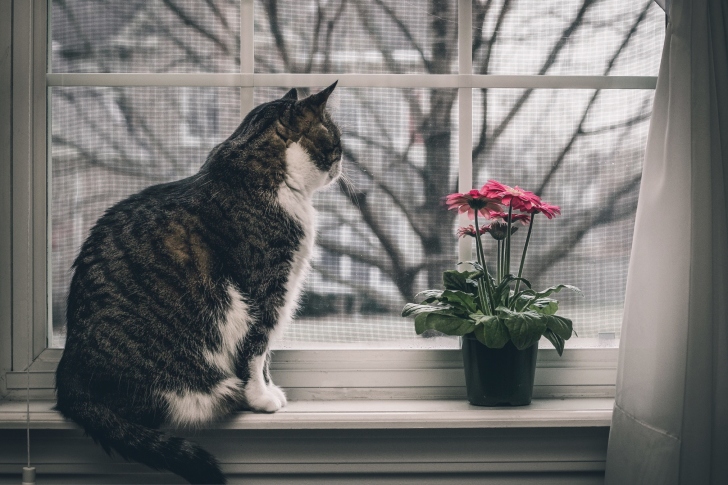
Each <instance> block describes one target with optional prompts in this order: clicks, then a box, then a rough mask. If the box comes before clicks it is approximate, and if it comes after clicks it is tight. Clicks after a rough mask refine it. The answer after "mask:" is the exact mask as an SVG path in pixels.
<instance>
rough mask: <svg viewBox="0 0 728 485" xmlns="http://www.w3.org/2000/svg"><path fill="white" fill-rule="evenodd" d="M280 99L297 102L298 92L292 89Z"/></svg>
mask: <svg viewBox="0 0 728 485" xmlns="http://www.w3.org/2000/svg"><path fill="white" fill-rule="evenodd" d="M281 99H292V100H293V101H297V100H298V91H297V90H296V88H293V89H291V90H290V91H288V92H287V93H286V94H285V95H284V96H283V98H281Z"/></svg>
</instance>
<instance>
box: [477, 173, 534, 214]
mask: <svg viewBox="0 0 728 485" xmlns="http://www.w3.org/2000/svg"><path fill="white" fill-rule="evenodd" d="M480 193H481V194H483V195H484V196H485V197H488V198H490V199H495V200H497V201H499V202H501V203H502V204H503V205H505V206H509V205H510V206H512V207H513V208H514V209H516V210H520V211H523V212H531V211H532V209H533V207H534V206H536V205H538V204H540V203H541V199H540V198H539V196H538V195H536V194H534V193H533V192H529V191H528V190H523V189H522V188H520V187H519V186H517V185H516V186H515V187H509V186H508V185H505V184H502V183H500V182H498V181H496V180H488V182H487V183H486V184H485V185H483V187H481V188H480Z"/></svg>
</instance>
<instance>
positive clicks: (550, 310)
mask: <svg viewBox="0 0 728 485" xmlns="http://www.w3.org/2000/svg"><path fill="white" fill-rule="evenodd" d="M527 308H528V309H529V310H533V311H535V312H536V313H541V314H543V315H553V314H554V313H556V312H557V311H558V310H559V302H558V301H556V300H554V299H553V298H538V299H536V300H534V301H532V302H531V303H530V304H529V305H528V307H527Z"/></svg>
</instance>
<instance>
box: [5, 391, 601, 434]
mask: <svg viewBox="0 0 728 485" xmlns="http://www.w3.org/2000/svg"><path fill="white" fill-rule="evenodd" d="M53 404H54V402H53V401H32V402H31V403H30V427H31V429H77V426H76V425H75V424H73V423H71V422H70V421H67V420H65V419H64V418H63V417H62V416H61V415H60V414H59V413H58V412H56V411H54V410H53V409H52V407H53ZM613 405H614V399H611V398H568V399H534V400H533V402H532V403H531V405H530V406H522V407H499V408H487V407H478V406H472V405H470V404H468V403H467V401H464V400H349V401H292V402H290V403H289V404H288V406H286V407H285V408H283V409H282V410H280V411H278V412H277V413H274V414H261V413H251V412H241V413H238V414H236V415H234V416H232V417H231V418H228V419H225V420H223V421H219V422H216V423H213V424H210V425H208V426H207V428H208V429H228V430H233V429H241V430H246V429H250V430H258V429H275V430H287V429H483V428H577V427H609V425H610V423H611V419H612V407H613ZM25 426H26V404H25V402H22V401H4V402H0V428H4V429H18V428H23V429H24V428H25Z"/></svg>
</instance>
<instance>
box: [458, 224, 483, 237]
mask: <svg viewBox="0 0 728 485" xmlns="http://www.w3.org/2000/svg"><path fill="white" fill-rule="evenodd" d="M478 232H480V234H485V233H486V232H488V226H485V225H483V226H480V231H478ZM465 236H470V237H475V227H474V226H473V225H472V224H470V225H469V226H467V227H460V228H458V237H465Z"/></svg>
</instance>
